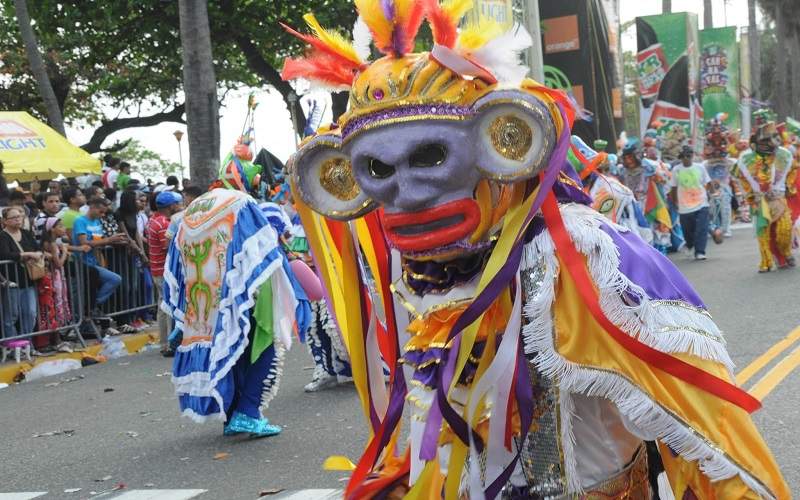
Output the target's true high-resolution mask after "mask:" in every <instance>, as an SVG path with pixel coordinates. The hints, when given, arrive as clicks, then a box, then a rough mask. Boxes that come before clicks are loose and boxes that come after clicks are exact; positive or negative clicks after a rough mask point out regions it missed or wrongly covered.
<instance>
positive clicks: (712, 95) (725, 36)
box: [700, 27, 740, 129]
mask: <svg viewBox="0 0 800 500" xmlns="http://www.w3.org/2000/svg"><path fill="white" fill-rule="evenodd" d="M700 92H701V93H702V96H703V113H704V115H705V118H706V120H708V119H710V118H713V117H714V116H716V115H717V113H727V114H728V120H727V122H726V125H727V126H728V127H729V128H731V129H738V128H739V127H740V120H739V47H738V45H737V43H736V28H735V27H727V28H715V29H707V30H702V31H701V32H700Z"/></svg>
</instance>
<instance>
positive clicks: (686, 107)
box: [636, 12, 703, 144]
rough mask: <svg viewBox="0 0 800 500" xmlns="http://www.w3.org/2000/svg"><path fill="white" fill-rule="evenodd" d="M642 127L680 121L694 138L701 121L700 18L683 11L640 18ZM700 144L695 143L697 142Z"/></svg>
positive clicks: (663, 125)
mask: <svg viewBox="0 0 800 500" xmlns="http://www.w3.org/2000/svg"><path fill="white" fill-rule="evenodd" d="M636 43H637V49H638V51H637V54H636V69H637V72H638V77H639V93H640V98H641V100H640V103H639V104H640V105H639V111H640V113H639V116H640V120H641V121H640V124H639V126H640V129H641V133H642V134H644V131H645V130H647V129H648V128H651V127H654V126H655V125H660V126H662V128H661V129H660V131H662V132H663V131H666V130H667V129H668V128H669V127H670V126H672V125H674V124H679V125H681V126H683V127H684V128H685V129H686V134H687V135H688V136H689V137H690V138H692V139H695V138H697V137H698V134H699V132H700V125H701V124H702V122H703V119H702V118H703V109H702V107H701V105H700V95H699V77H700V74H699V62H700V61H699V52H698V31H697V16H696V15H695V14H689V13H685V12H680V13H674V14H662V15H657V16H645V17H637V18H636ZM694 144H697V141H696V140H695V141H694Z"/></svg>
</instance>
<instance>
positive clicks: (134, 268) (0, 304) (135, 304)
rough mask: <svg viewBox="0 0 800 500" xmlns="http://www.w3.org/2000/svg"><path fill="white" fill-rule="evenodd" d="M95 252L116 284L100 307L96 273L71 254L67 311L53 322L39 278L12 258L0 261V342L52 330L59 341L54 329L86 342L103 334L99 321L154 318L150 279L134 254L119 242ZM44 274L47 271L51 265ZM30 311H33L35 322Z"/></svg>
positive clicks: (66, 277) (66, 270)
mask: <svg viewBox="0 0 800 500" xmlns="http://www.w3.org/2000/svg"><path fill="white" fill-rule="evenodd" d="M93 251H94V252H96V253H95V255H96V256H97V257H98V259H99V261H100V262H101V265H103V267H105V268H106V269H107V270H109V271H112V272H114V273H116V274H118V275H119V276H120V278H121V283H120V286H119V287H117V289H116V290H115V291H114V293H113V295H112V296H111V297H110V298H109V299H108V300H107V301H106V302H105V303H104V304H102V305H99V306H98V305H97V304H96V300H95V298H96V295H97V292H98V291H99V289H100V285H101V282H100V279H99V275H98V272H97V271H96V270H95V269H94V268H92V267H90V266H87V265H86V264H84V262H83V259H82V256H81V255H79V254H73V255H71V256H70V258H69V259H67V261H66V263H65V264H64V268H63V269H64V283H65V285H66V290H67V293H66V298H67V304H68V307H69V314H68V315H66V316H63V315H62V317H60V318H58V319H59V320H60V321H57V324H56V325H53V324H52V321H51V318H50V317H49V314H46V312H45V311H46V310H47V308H46V307H44V308H42V307H39V306H40V305H39V295H40V291H39V288H40V287H42V286H46V284H45V283H43V282H42V281H41V280H40V281H36V282H30V280H27V279H26V277H27V274H24V275H23V273H27V271H26V270H25V268H24V267H21V266H20V265H19V264H17V263H16V262H13V261H0V342H3V341H9V340H20V339H32V338H33V337H38V336H44V335H50V336H52V338H53V340H54V341H55V342H56V343H57V342H58V340H59V339H58V338H57V334H60V336H61V337H62V338H68V339H71V340H76V341H78V342H79V343H80V344H81V345H82V346H84V347H85V346H86V341H85V337H86V336H94V337H97V338H101V337H102V328H98V323H101V324H102V323H106V322H109V319H108V318H113V319H114V320H115V321H116V322H117V323H118V324H123V323H128V322H130V321H132V320H133V319H134V318H136V317H145V318H146V319H152V318H155V307H156V303H155V300H154V297H155V294H154V293H153V289H152V288H153V284H152V279H151V278H150V273H149V270H148V269H146V266H143V265H142V262H141V260H140V259H139V257H138V255H135V254H133V253H132V252H130V251H129V250H128V249H127V248H122V247H107V248H103V249H96V250H93ZM48 274H49V275H51V274H50V270H49V267H48ZM51 276H52V275H51ZM51 281H52V278H51ZM26 284H29V286H25V285H26ZM62 310H63V309H62ZM32 314H33V315H35V317H34V318H33V323H31V315H32ZM40 320H41V321H40ZM43 325H45V326H44V327H43ZM47 326H50V327H49V328H48V327H47ZM53 326H56V327H55V328H52V327H53Z"/></svg>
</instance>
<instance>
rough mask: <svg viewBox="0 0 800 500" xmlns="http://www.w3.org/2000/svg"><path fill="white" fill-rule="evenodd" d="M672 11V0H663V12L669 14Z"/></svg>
mask: <svg viewBox="0 0 800 500" xmlns="http://www.w3.org/2000/svg"><path fill="white" fill-rule="evenodd" d="M671 12H672V0H661V13H662V14H669V13H671Z"/></svg>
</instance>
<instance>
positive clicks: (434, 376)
mask: <svg viewBox="0 0 800 500" xmlns="http://www.w3.org/2000/svg"><path fill="white" fill-rule="evenodd" d="M471 5H472V2H469V1H460V0H447V1H445V2H442V3H440V2H438V1H435V0H434V1H424V2H414V1H407V0H402V1H401V0H394V1H392V0H389V1H378V0H374V1H373V0H357V1H356V6H357V7H358V10H359V14H360V17H361V20H360V21H359V23H360V24H357V25H356V28H355V29H354V36H355V38H356V43H355V46H353V45H351V44H349V42H348V41H346V40H345V39H344V38H343V37H342V36H341V35H339V34H338V33H334V32H331V31H327V30H324V29H323V28H322V27H321V26H319V24H318V23H317V22H316V19H314V17H313V16H311V15H309V16H307V20H308V23H309V25H310V26H311V28H312V31H313V32H314V35H313V36H312V35H303V34H300V33H297V32H294V31H293V33H295V34H297V35H298V36H299V37H301V38H302V39H303V40H304V41H306V42H307V43H308V45H309V46H310V48H311V50H310V51H309V52H308V53H307V54H306V57H304V58H301V59H290V60H287V62H286V65H285V67H284V77H285V78H286V79H293V78H298V77H303V78H306V79H309V80H311V81H312V82H315V83H321V84H324V85H327V86H329V87H334V88H349V89H350V90H351V94H350V95H351V97H350V99H351V102H350V109H349V111H348V113H346V114H345V115H343V116H342V117H341V118H340V120H339V122H338V123H337V124H334V125H332V126H330V127H327V128H325V129H323V130H321V131H320V132H319V133H318V134H317V135H316V136H315V137H313V138H309V139H307V140H306V141H304V143H303V144H302V145H301V148H300V150H299V151H298V153H297V154H296V155H295V156H294V157H293V159H292V160H291V162H290V166H289V174H290V175H289V177H290V182H291V184H292V190H293V193H294V195H295V199H296V202H297V208H298V212H299V213H300V216H301V218H302V221H303V226H304V228H305V231H306V234H307V236H308V239H309V244H310V246H311V251H312V252H313V255H314V257H315V260H316V263H317V266H318V267H317V269H318V273H319V275H320V277H321V279H322V281H323V282H324V285H325V288H326V291H327V294H328V297H327V298H328V299H329V303H330V304H331V306H332V311H333V313H334V315H335V319H336V320H337V322H338V323H339V325H340V326H341V327H342V332H343V333H344V340H345V344H346V346H347V348H348V352H349V354H350V357H351V360H352V368H353V378H354V382H355V385H356V388H357V389H358V392H359V397H360V401H361V404H362V411H363V414H364V417H365V419H366V421H367V422H368V423H369V426H370V439H369V441H368V443H367V445H366V447H365V450H364V453H363V455H362V457H361V458H360V460H359V461H358V463H357V465H356V466H355V467H354V469H353V470H352V475H351V478H350V482H349V483H348V486H347V489H346V491H345V496H346V498H349V499H364V498H401V497H402V498H409V499H423V498H425V499H428V498H447V499H458V498H558V499H561V498H587V499H588V498H614V499H622V498H642V499H646V498H650V494H651V486H650V484H649V483H648V463H647V453H646V452H645V447H644V442H645V441H654V442H656V443H657V450H658V451H657V455H660V458H661V461H662V462H663V466H664V469H665V472H666V478H667V479H668V481H667V482H668V485H666V487H668V488H671V490H672V492H673V494H674V496H675V498H686V497H685V495H688V498H691V495H692V494H694V496H696V497H697V498H700V499H706V498H720V499H728V498H788V497H789V495H790V493H789V490H788V487H787V485H786V483H785V482H784V480H783V478H782V476H781V473H780V471H779V469H778V466H777V464H776V463H775V460H774V458H773V457H772V455H771V453H770V451H769V450H768V449H767V447H766V445H765V443H764V441H763V440H762V438H761V437H760V436H759V434H758V431H757V430H756V429H755V427H754V425H753V423H752V421H751V420H750V417H749V413H751V412H753V411H755V410H756V409H758V408H759V406H760V405H759V402H758V401H756V400H755V399H753V398H752V397H751V396H750V395H748V394H747V393H746V392H744V391H742V390H741V389H739V388H737V387H736V386H735V384H734V382H733V376H732V369H733V367H732V363H731V360H730V358H729V356H728V354H727V352H726V350H725V341H724V338H723V337H722V334H721V333H720V331H719V330H718V328H717V327H716V326H715V324H714V322H713V320H712V319H711V317H710V315H709V314H708V312H707V310H706V308H705V305H704V304H703V302H702V300H701V299H700V298H699V297H698V295H697V294H696V292H695V291H694V290H693V289H692V288H691V286H690V285H689V284H688V283H687V282H686V280H685V278H683V276H681V275H680V273H679V272H678V271H677V270H676V269H675V267H674V266H673V265H672V264H671V263H670V262H669V261H668V260H667V259H666V258H665V257H664V256H663V255H661V254H660V253H659V252H658V251H656V250H655V249H653V248H652V247H650V246H648V245H646V244H645V243H644V242H643V241H642V240H641V238H640V237H639V236H638V235H636V234H634V233H633V232H632V231H631V230H630V229H629V228H625V227H622V226H620V225H617V224H615V223H614V222H613V221H610V220H609V219H607V218H605V217H603V216H602V215H601V214H599V213H598V212H596V211H594V210H592V209H591V208H590V206H589V205H590V204H591V201H592V200H591V199H590V198H589V196H587V194H586V193H585V192H584V190H583V186H582V183H581V179H580V176H579V175H578V174H577V173H576V171H575V170H574V169H573V167H572V166H571V165H570V163H569V161H568V160H567V152H568V149H569V147H570V127H571V125H572V122H573V120H574V118H575V112H574V111H573V109H574V108H573V106H572V103H571V102H570V100H569V99H568V98H567V97H566V96H565V95H564V94H563V93H561V92H559V91H553V90H551V89H548V88H545V87H543V86H541V85H539V84H537V83H536V82H533V81H531V80H527V79H523V76H524V74H525V69H524V68H520V67H519V64H518V61H517V52H516V51H517V50H521V49H524V48H525V47H526V46H527V45H526V40H525V35H523V34H521V32H520V28H519V27H515V29H514V30H513V32H510V33H503V32H502V30H500V31H498V30H497V29H496V27H494V26H487V25H481V26H477V27H476V26H466V27H464V28H463V29H462V30H461V31H460V32H459V31H458V30H457V29H456V26H457V25H458V22H459V20H460V18H461V16H462V14H463V13H464V12H466V10H467V9H468V8H469V7H471ZM423 18H427V20H428V22H429V24H430V25H431V29H432V32H433V38H434V42H435V46H434V48H433V50H432V52H431V53H430V54H428V53H423V54H413V53H411V49H412V48H413V47H414V38H415V35H416V32H417V29H418V28H419V25H420V23H422V22H423ZM364 32H367V33H369V34H370V35H371V36H372V43H373V44H374V46H375V47H376V48H377V49H378V50H379V51H380V52H382V53H383V54H384V55H385V57H383V58H381V59H378V60H376V61H373V62H371V63H370V62H368V61H367V57H368V55H369V50H366V51H365V50H361V49H363V48H364V46H365V44H364V39H363V33H364ZM528 41H529V39H528ZM369 45H370V42H369V40H367V42H366V48H367V49H369ZM415 123H419V124H420V125H419V127H420V128H413V124H415ZM409 124H412V125H409ZM440 124H451V125H452V130H455V132H454V133H462V132H463V129H466V128H467V127H468V126H469V125H470V124H471V125H472V126H473V128H471V129H470V131H471V132H474V135H471V136H469V137H470V138H471V139H474V140H477V141H480V146H479V147H476V148H474V149H472V150H470V151H473V152H474V154H475V156H476V158H470V159H464V158H461V157H458V160H459V161H458V162H457V163H455V164H454V165H455V166H456V167H458V168H461V169H462V171H460V172H458V173H457V174H456V176H463V179H455V180H453V179H444V180H442V179H439V180H438V181H437V182H439V183H441V184H442V185H443V186H445V187H447V186H450V185H452V186H455V187H454V188H453V189H454V190H455V189H460V187H461V185H460V184H458V182H457V181H462V180H463V182H464V183H468V182H472V179H475V184H474V185H472V184H469V185H467V188H469V189H467V188H465V189H464V190H463V191H458V192H457V193H455V194H454V193H453V192H447V191H442V190H443V189H444V187H442V186H435V188H436V189H440V191H435V190H434V191H427V192H436V193H438V192H443V193H444V194H443V195H442V196H443V198H444V199H441V200H433V201H431V200H426V201H425V203H426V204H425V205H423V204H422V203H420V204H418V205H416V206H415V207H414V208H404V207H399V208H398V205H395V204H394V202H395V200H396V199H397V198H399V197H400V196H401V195H404V194H407V193H405V192H403V193H401V192H398V191H397V190H394V191H392V190H389V189H388V188H387V189H385V190H382V189H383V188H382V187H383V186H386V185H391V184H381V183H380V182H378V181H379V180H385V179H391V178H394V179H398V178H399V179H400V180H404V179H406V178H407V177H402V176H404V175H406V174H408V175H412V174H413V176H416V177H414V178H415V179H417V180H418V182H420V184H422V183H423V182H425V179H426V178H425V175H424V174H423V173H424V172H429V174H428V175H430V176H431V178H433V176H434V175H436V169H437V168H438V169H441V168H445V167H447V168H450V167H451V166H453V164H449V163H448V161H449V158H447V157H446V155H443V154H438V155H437V151H436V144H437V142H436V141H440V142H441V143H443V144H448V145H449V144H452V143H449V142H447V138H443V136H442V134H444V133H445V132H443V131H444V130H445V128H446V127H445V126H440ZM459 124H466V125H463V129H462V128H458V127H459V126H460V125H459ZM422 127H425V128H424V129H423V128H422ZM387 130H388V131H392V132H395V133H394V134H393V135H392V136H391V137H390V140H391V141H394V142H397V143H402V142H403V141H408V140H409V139H408V138H409V137H415V138H417V139H416V140H417V141H419V146H420V147H419V148H417V149H415V147H416V145H415V144H410V145H408V146H409V147H408V148H407V150H408V151H411V152H412V153H411V155H412V156H415V157H417V156H418V158H417V159H416V160H415V162H416V163H415V165H416V166H414V167H412V168H408V169H407V165H408V162H410V161H411V160H409V159H408V158H407V157H405V156H402V155H401V154H400V153H398V151H406V150H401V149H400V148H393V145H391V144H386V140H385V139H386V137H387V136H386V135H381V133H382V132H383V133H385V132H386V131H387ZM373 133H374V134H375V135H370V134H373ZM414 134H418V135H414ZM437 134H439V135H437ZM373 137H374V138H376V139H372V138H373ZM378 137H380V138H383V139H384V140H383V141H380V140H378V139H377V138H378ZM459 137H461V136H459ZM465 137H466V136H465ZM371 140H373V141H374V144H373V143H371V142H370V141H371ZM426 141H433V145H434V147H433V148H431V147H428V148H427V149H426V148H423V147H422V146H425V145H426V144H427V142H426ZM467 147H471V145H469V144H464V148H467ZM380 148H385V149H386V150H387V151H389V152H390V153H391V154H392V155H394V156H392V157H391V158H392V160H391V161H389V160H387V158H390V154H389V153H387V155H386V156H385V157H384V156H381V149H380ZM441 149H443V148H440V152H441ZM351 153H353V155H352V157H351ZM418 153H419V154H418ZM423 153H424V154H423ZM448 153H452V154H453V155H454V156H458V154H459V152H458V151H453V149H451V150H449V151H448ZM365 156H366V157H368V158H369V159H368V161H366V162H365V161H364V157H365ZM470 161H472V162H473V163H471V164H470V163H469V162H470ZM393 162H394V163H393ZM417 167H418V168H417ZM359 169H364V170H359ZM475 171H477V172H479V175H475ZM365 172H366V173H365ZM408 172H411V173H410V174H409V173H408ZM447 172H450V170H447ZM392 176H400V177H392ZM448 182H452V184H447V183H448ZM368 187H369V189H368ZM414 187H416V186H410V187H408V189H414ZM422 191H424V190H423V189H422V186H421V185H420V192H421V193H420V195H422V194H424V193H422ZM464 193H466V194H464ZM459 197H460V198H459ZM409 206H410V205H409ZM453 206H456V207H461V208H462V210H461V212H460V214H461V215H459V216H458V217H456V218H453V217H450V218H448V214H450V213H451V212H448V210H452V207H453ZM389 208H391V209H392V210H391V211H390V210H389ZM403 210H405V212H404V211H403ZM442 214H444V215H442ZM431 221H433V222H434V223H435V224H430V222H431ZM443 221H444V222H443ZM453 221H455V222H453ZM470 221H472V222H473V223H474V224H475V226H474V227H476V228H477V229H475V230H474V232H466V233H465V234H467V236H466V237H463V238H462V237H460V236H453V235H454V234H455V235H457V234H461V233H458V231H459V230H460V228H461V227H462V226H466V225H467V224H469V223H470ZM445 222H448V223H449V224H450V226H448V225H447V224H445ZM437 224H438V225H437ZM397 227H401V228H403V230H402V231H398V230H397V229H396V228H397ZM470 227H473V226H470ZM420 234H421V235H422V236H419V235H420ZM459 238H460V239H459ZM372 279H374V283H375V287H374V289H373V287H372V286H369V285H368V283H370V281H371V280H372ZM384 363H385V364H384ZM384 366H388V369H389V372H390V375H389V382H388V384H386V383H385V382H384V371H383V368H384ZM406 404H408V406H409V411H410V424H409V426H410V428H409V429H408V431H407V433H406V432H402V431H401V429H400V428H401V422H402V421H403V415H404V410H405V408H406ZM401 434H402V435H403V436H405V435H407V436H408V437H407V440H405V439H401Z"/></svg>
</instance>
